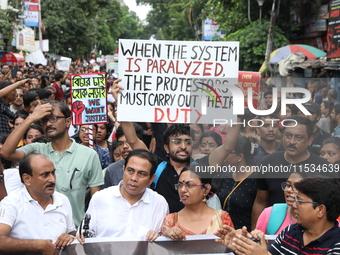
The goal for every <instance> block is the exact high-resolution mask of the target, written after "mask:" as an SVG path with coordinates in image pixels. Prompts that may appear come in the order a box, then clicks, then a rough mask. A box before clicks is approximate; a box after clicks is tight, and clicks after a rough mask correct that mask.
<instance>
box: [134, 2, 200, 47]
mask: <svg viewBox="0 0 340 255" xmlns="http://www.w3.org/2000/svg"><path fill="white" fill-rule="evenodd" d="M137 3H140V4H149V5H151V7H152V10H151V11H150V12H149V14H148V17H147V22H148V24H147V26H146V28H145V30H146V32H147V33H148V35H149V36H154V37H155V39H158V40H181V41H182V40H187V41H190V40H198V39H199V38H198V32H199V30H200V29H201V23H202V19H201V18H200V13H201V7H202V4H192V3H190V1H187V0H137Z"/></svg>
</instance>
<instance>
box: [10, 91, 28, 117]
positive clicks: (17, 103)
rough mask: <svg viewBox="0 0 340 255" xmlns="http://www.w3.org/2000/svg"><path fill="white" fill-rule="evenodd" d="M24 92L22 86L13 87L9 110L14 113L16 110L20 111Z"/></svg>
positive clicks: (22, 105)
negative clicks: (13, 96)
mask: <svg viewBox="0 0 340 255" xmlns="http://www.w3.org/2000/svg"><path fill="white" fill-rule="evenodd" d="M24 94H25V89H24V88H23V87H18V88H17V89H15V100H14V101H13V102H12V104H11V105H10V107H9V108H10V110H11V111H12V112H13V113H16V112H17V111H20V110H21V109H22V108H23V107H24V99H23V98H24Z"/></svg>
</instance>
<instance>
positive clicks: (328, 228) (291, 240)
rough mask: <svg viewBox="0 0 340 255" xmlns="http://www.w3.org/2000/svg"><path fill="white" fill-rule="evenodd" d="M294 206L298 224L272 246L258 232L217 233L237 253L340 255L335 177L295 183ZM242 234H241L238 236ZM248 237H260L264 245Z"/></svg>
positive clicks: (225, 230)
mask: <svg viewBox="0 0 340 255" xmlns="http://www.w3.org/2000/svg"><path fill="white" fill-rule="evenodd" d="M295 189H296V190H297V195H296V196H295V203H293V205H292V206H293V208H294V214H295V216H296V219H297V223H296V224H292V225H289V226H288V227H287V228H285V229H284V230H283V231H282V232H281V233H280V234H279V235H278V236H277V238H276V240H275V242H274V243H273V244H272V245H271V246H270V247H268V249H267V245H266V240H265V237H264V234H263V233H262V232H261V231H259V230H254V231H253V232H251V233H250V234H248V236H247V237H245V236H241V235H240V234H239V233H241V231H240V230H238V231H239V232H238V231H235V230H234V229H231V228H230V227H228V226H225V227H224V228H223V229H219V230H218V231H217V233H216V235H217V236H219V237H220V238H221V239H217V240H216V241H217V242H218V243H221V244H223V245H225V246H227V247H228V248H230V249H231V250H232V251H234V253H236V254H242V255H243V254H244V255H254V254H256V255H261V254H263V255H264V254H266V255H267V254H273V255H276V254H339V251H340V228H339V226H338V222H337V221H336V219H337V218H338V216H339V214H340V196H339V195H338V193H339V189H340V184H339V181H338V180H334V179H331V178H306V179H304V180H301V181H300V182H297V183H296V184H295ZM237 232H238V234H236V233H237ZM243 233H245V232H243ZM248 238H258V239H259V240H260V244H258V243H255V242H253V241H251V240H249V239H248Z"/></svg>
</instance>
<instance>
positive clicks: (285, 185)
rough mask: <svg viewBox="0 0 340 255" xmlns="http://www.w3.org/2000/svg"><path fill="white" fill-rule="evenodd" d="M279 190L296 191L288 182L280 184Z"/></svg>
mask: <svg viewBox="0 0 340 255" xmlns="http://www.w3.org/2000/svg"><path fill="white" fill-rule="evenodd" d="M281 188H282V190H283V191H285V190H286V189H292V191H293V192H296V190H295V189H294V185H293V184H290V183H289V182H283V183H281Z"/></svg>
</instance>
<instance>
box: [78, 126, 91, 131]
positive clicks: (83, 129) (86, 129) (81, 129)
mask: <svg viewBox="0 0 340 255" xmlns="http://www.w3.org/2000/svg"><path fill="white" fill-rule="evenodd" d="M79 130H80V131H82V132H88V131H89V128H87V127H81V128H80V129H79Z"/></svg>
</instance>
